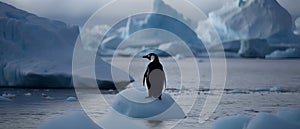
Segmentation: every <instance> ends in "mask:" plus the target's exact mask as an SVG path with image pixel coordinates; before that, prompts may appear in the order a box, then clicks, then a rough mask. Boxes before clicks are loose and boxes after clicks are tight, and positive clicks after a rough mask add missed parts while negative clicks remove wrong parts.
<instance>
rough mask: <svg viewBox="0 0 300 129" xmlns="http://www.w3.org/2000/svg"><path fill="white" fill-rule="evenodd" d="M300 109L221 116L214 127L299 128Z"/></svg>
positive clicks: (239, 128) (241, 128)
mask: <svg viewBox="0 0 300 129" xmlns="http://www.w3.org/2000/svg"><path fill="white" fill-rule="evenodd" d="M299 116H300V109H290V110H287V111H280V112H278V113H276V114H271V113H263V112H262V113H258V114H256V115H255V116H254V117H252V118H250V117H248V116H244V115H236V116H226V117H223V118H219V119H217V120H216V122H215V123H214V124H213V129H299V128H300V119H299Z"/></svg>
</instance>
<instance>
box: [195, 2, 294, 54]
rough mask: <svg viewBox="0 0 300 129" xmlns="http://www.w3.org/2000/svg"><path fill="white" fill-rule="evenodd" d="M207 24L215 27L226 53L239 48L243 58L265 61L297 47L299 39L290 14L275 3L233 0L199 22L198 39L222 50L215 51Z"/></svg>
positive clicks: (214, 39) (214, 41) (211, 47)
mask: <svg viewBox="0 0 300 129" xmlns="http://www.w3.org/2000/svg"><path fill="white" fill-rule="evenodd" d="M209 24H212V25H213V26H214V27H215V29H216V31H217V33H218V34H219V36H220V38H221V40H222V42H223V45H224V49H225V52H226V53H228V52H236V49H238V51H239V52H238V54H239V56H240V57H244V58H265V56H266V55H268V54H271V53H272V52H273V51H275V50H284V49H288V48H294V47H293V46H298V45H297V44H300V40H299V39H300V37H297V36H296V35H294V34H293V22H292V17H291V15H290V14H289V13H288V11H287V10H285V9H284V8H283V7H281V5H280V4H279V3H278V2H277V1H276V0H235V1H234V2H231V3H227V4H225V5H224V6H223V7H222V8H220V9H218V10H215V11H212V12H210V13H209V15H208V19H207V20H204V21H200V22H199V24H198V27H197V29H196V31H197V32H198V34H199V35H201V37H203V38H202V39H201V40H203V41H205V42H208V43H209V44H208V46H210V47H209V49H210V50H211V49H212V50H214V51H213V52H218V51H222V50H221V49H216V48H217V47H216V45H215V43H216V42H217V41H216V38H214V37H211V36H210V33H212V32H211V31H212V30H211V29H209V28H208V27H207V26H208V25H209ZM219 48H220V47H219Z"/></svg>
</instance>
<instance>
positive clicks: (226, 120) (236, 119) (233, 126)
mask: <svg viewBox="0 0 300 129" xmlns="http://www.w3.org/2000/svg"><path fill="white" fill-rule="evenodd" d="M249 121H250V118H249V117H247V116H244V115H237V116H227V117H223V118H220V119H218V120H217V121H216V122H215V123H214V124H213V127H212V128H213V129H244V128H245V127H246V126H247V124H248V122H249Z"/></svg>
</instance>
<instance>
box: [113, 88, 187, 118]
mask: <svg viewBox="0 0 300 129" xmlns="http://www.w3.org/2000/svg"><path fill="white" fill-rule="evenodd" d="M146 96H147V89H146V88H145V87H137V88H130V89H126V90H124V91H122V92H120V93H119V94H117V95H116V97H115V99H114V102H113V106H112V107H113V109H114V110H116V111H117V112H119V113H121V114H123V115H126V116H128V117H132V118H142V119H147V120H168V119H183V118H185V117H186V116H185V114H184V112H183V111H182V109H181V108H180V106H179V105H178V104H177V103H176V102H175V101H174V99H173V98H172V97H171V96H170V95H169V94H167V93H163V94H162V100H158V99H155V98H145V97H146Z"/></svg>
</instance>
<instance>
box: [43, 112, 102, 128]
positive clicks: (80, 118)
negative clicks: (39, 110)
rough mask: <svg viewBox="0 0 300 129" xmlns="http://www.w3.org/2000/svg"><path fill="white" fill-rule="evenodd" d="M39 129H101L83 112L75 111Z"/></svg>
mask: <svg viewBox="0 0 300 129" xmlns="http://www.w3.org/2000/svg"><path fill="white" fill-rule="evenodd" d="M38 129H101V128H100V127H99V126H98V125H97V124H95V123H94V122H93V121H92V120H91V119H90V118H89V117H88V116H87V115H86V114H85V113H84V112H83V111H73V112H68V113H67V114H65V115H63V116H61V117H58V118H56V119H53V120H50V121H48V122H46V123H44V124H42V125H41V126H40V127H38Z"/></svg>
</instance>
